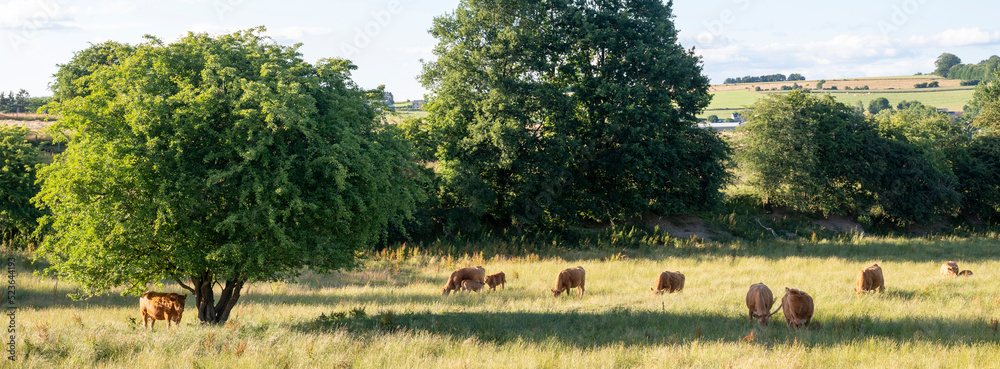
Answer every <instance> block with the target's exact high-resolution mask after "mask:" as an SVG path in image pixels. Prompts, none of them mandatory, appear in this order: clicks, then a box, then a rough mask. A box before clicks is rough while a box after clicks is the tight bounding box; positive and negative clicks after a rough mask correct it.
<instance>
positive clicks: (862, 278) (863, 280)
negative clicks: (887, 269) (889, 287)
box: [854, 264, 885, 294]
mask: <svg viewBox="0 0 1000 369" xmlns="http://www.w3.org/2000/svg"><path fill="white" fill-rule="evenodd" d="M876 288H877V289H878V292H880V293H881V292H885V280H883V279H882V268H880V267H879V266H878V264H872V266H870V267H867V268H864V269H862V270H861V271H860V272H858V286H857V287H855V288H854V292H857V293H858V294H861V293H862V292H872V291H875V289H876Z"/></svg>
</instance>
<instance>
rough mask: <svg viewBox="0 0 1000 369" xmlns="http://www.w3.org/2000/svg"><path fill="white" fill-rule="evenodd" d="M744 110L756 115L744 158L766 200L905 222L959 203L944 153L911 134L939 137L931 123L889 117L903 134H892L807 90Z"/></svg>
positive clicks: (744, 135)
mask: <svg viewBox="0 0 1000 369" xmlns="http://www.w3.org/2000/svg"><path fill="white" fill-rule="evenodd" d="M744 116H747V117H751V119H750V120H749V122H748V123H747V124H746V125H744V126H743V127H741V128H740V131H739V135H740V138H739V145H740V148H741V149H742V150H741V151H739V157H738V158H739V161H740V164H741V165H742V166H744V167H745V168H746V169H747V171H748V173H749V174H750V175H749V183H750V185H751V186H752V187H753V188H754V189H756V191H758V192H759V193H760V195H761V197H762V199H763V200H764V201H765V202H766V203H770V204H775V205H780V206H787V207H789V208H791V209H793V210H796V211H805V212H821V213H824V214H831V213H832V214H850V215H857V216H863V217H868V218H870V219H873V220H883V221H887V222H890V223H895V224H900V225H904V224H909V223H913V222H925V221H929V220H933V219H935V218H936V217H938V216H939V215H940V214H943V213H949V212H953V211H954V210H955V209H956V208H957V206H958V202H959V196H958V193H957V192H956V191H955V190H954V187H955V183H954V182H955V181H954V179H953V178H952V177H950V176H947V175H946V174H944V173H942V172H940V171H938V170H937V169H936V167H935V166H934V163H933V162H932V161H930V160H928V157H931V158H934V157H938V156H936V155H933V154H932V153H928V154H927V155H926V156H925V155H923V153H922V152H921V151H920V150H919V149H918V147H917V146H914V145H912V144H911V143H910V141H907V140H912V141H918V142H924V141H921V140H928V141H930V140H934V139H935V138H936V137H934V136H931V137H925V136H922V134H923V133H925V132H926V129H920V128H914V129H904V128H901V127H897V126H894V125H893V124H891V123H892V120H891V119H887V123H886V128H885V130H886V131H887V132H893V133H895V134H896V137H885V136H883V135H881V134H880V131H879V129H878V128H877V126H876V124H874V123H873V122H872V121H870V120H869V119H867V118H866V117H865V116H864V115H863V114H862V112H860V111H858V110H856V109H852V108H850V107H848V106H847V105H844V104H842V103H839V102H837V101H836V100H834V99H833V97H831V96H822V97H816V96H812V95H810V94H806V93H802V92H800V91H793V92H791V93H789V94H787V95H785V96H768V97H767V98H764V99H761V100H759V101H758V102H756V103H755V104H753V105H751V106H750V107H749V108H748V111H747V112H746V113H745V114H744ZM935 123H937V122H936V121H932V122H930V123H928V125H931V124H935ZM926 145H928V146H929V145H932V144H931V143H930V142H928V143H926Z"/></svg>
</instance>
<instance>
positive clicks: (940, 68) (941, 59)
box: [934, 53, 962, 78]
mask: <svg viewBox="0 0 1000 369" xmlns="http://www.w3.org/2000/svg"><path fill="white" fill-rule="evenodd" d="M959 64H962V59H959V58H958V57H957V56H955V54H950V53H942V54H941V55H940V56H938V58H937V60H936V61H934V74H937V75H939V76H941V77H945V78H948V72H949V71H950V70H951V67H954V66H956V65H959Z"/></svg>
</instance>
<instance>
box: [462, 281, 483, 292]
mask: <svg viewBox="0 0 1000 369" xmlns="http://www.w3.org/2000/svg"><path fill="white" fill-rule="evenodd" d="M482 290H483V284H482V283H481V282H479V281H476V280H472V279H466V280H464V281H462V291H468V292H479V291H482Z"/></svg>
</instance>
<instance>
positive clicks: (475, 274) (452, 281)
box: [441, 266, 486, 296]
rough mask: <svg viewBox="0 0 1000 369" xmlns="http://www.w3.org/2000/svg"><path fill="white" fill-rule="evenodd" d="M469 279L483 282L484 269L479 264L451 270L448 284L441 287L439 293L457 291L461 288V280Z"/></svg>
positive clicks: (484, 276)
mask: <svg viewBox="0 0 1000 369" xmlns="http://www.w3.org/2000/svg"><path fill="white" fill-rule="evenodd" d="M470 279H471V280H474V281H476V282H479V283H482V284H485V283H486V269H484V268H483V267H481V266H477V267H475V268H473V267H469V268H462V269H457V270H455V271H454V272H451V276H450V277H448V284H446V285H445V286H444V288H442V289H441V295H443V296H448V294H449V293H451V291H458V290H459V289H460V288H462V282H465V281H466V280H470Z"/></svg>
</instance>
